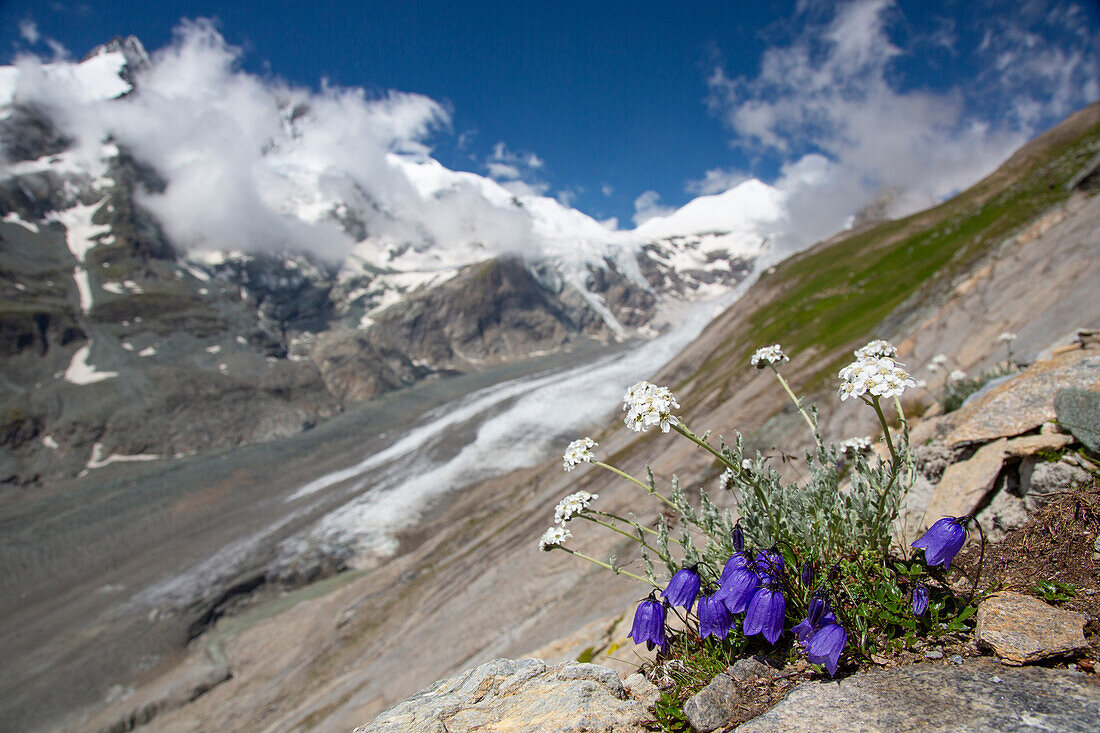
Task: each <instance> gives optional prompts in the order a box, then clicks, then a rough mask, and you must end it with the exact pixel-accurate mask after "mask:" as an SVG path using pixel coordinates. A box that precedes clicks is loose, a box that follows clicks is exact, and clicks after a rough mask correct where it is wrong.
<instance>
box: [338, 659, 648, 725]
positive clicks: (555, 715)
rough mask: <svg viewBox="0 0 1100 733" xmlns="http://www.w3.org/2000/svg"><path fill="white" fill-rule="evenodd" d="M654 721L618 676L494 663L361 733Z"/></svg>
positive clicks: (581, 667) (432, 690)
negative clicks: (628, 694) (629, 694)
mask: <svg viewBox="0 0 1100 733" xmlns="http://www.w3.org/2000/svg"><path fill="white" fill-rule="evenodd" d="M651 720H652V717H651V716H650V714H649V713H648V711H647V710H646V707H645V705H643V704H642V703H640V702H638V701H637V700H633V699H629V698H628V696H627V693H626V690H625V688H624V687H623V683H622V681H621V680H620V679H619V676H618V675H617V674H616V673H615V672H614V670H611V669H608V668H606V667H600V666H598V665H595V664H580V663H577V662H567V663H565V664H557V665H554V666H547V665H546V664H545V663H543V662H542V661H540V660H538V659H519V660H512V659H495V660H493V661H491V662H486V663H485V664H483V665H481V666H480V667H477V668H475V669H471V670H467V671H466V672H463V673H462V674H460V675H459V676H458V677H454V678H452V679H449V680H443V681H442V682H437V683H435V684H434V685H432V686H430V687H428V688H425V689H424V690H421V691H420V692H418V693H417V694H415V695H413V696H412V697H411V698H409V699H408V700H406V701H405V702H402V703H399V704H398V705H396V706H395V707H392V708H390V709H389V710H387V711H386V712H384V713H382V714H381V715H380V716H378V718H376V719H375V721H374V722H373V723H368V724H367V725H364V726H361V727H359V728H357V729H356V733H417V732H419V731H422V732H423V733H467V732H468V731H475V730H476V731H482V730H500V731H503V730H507V731H515V732H516V733H536V732H537V731H563V732H564V731H578V732H579V731H591V732H593V733H596V732H597V731H598V732H599V733H641V731H644V730H646V727H645V723H646V722H647V721H651Z"/></svg>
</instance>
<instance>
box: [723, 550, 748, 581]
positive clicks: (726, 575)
mask: <svg viewBox="0 0 1100 733" xmlns="http://www.w3.org/2000/svg"><path fill="white" fill-rule="evenodd" d="M748 562H749V561H748V559H747V558H746V557H745V556H744V555H742V554H741V553H740V552H735V553H733V554H732V555H730V559H729V560H726V566H725V567H724V568H722V577H721V578H719V579H718V586H719V587H723V586H725V585H726V584H727V583H729V581H730V578H731V577H733V572H734V571H735V570H737V569H738V568H743V567H745V565H746V564H748Z"/></svg>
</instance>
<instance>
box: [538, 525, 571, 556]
mask: <svg viewBox="0 0 1100 733" xmlns="http://www.w3.org/2000/svg"><path fill="white" fill-rule="evenodd" d="M572 536H573V533H572V532H570V531H569V530H567V529H566V528H565V527H558V526H554V527H551V528H550V529H548V530H546V531H545V532H543V533H542V539H540V540H539V549H540V550H542V551H543V552H550V550H553V549H554V548H555V547H559V546H560V545H561V543H562V542H565V541H566V540H567V539H569V538H570V537H572Z"/></svg>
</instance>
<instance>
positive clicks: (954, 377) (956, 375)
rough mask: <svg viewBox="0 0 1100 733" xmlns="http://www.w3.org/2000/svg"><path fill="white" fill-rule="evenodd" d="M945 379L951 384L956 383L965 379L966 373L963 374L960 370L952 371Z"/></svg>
mask: <svg viewBox="0 0 1100 733" xmlns="http://www.w3.org/2000/svg"><path fill="white" fill-rule="evenodd" d="M947 378H948V379H949V380H950V381H952V382H958V381H960V380H963V379H966V372H964V371H963V370H962V369H954V370H952V371H951V373H950V374H948V375H947Z"/></svg>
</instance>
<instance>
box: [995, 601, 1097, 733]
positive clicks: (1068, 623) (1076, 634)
mask: <svg viewBox="0 0 1100 733" xmlns="http://www.w3.org/2000/svg"><path fill="white" fill-rule="evenodd" d="M977 620H978V626H977V629H976V631H975V634H976V636H977V639H978V643H979V644H981V645H983V646H986V647H989V648H990V649H992V650H993V652H994V653H995V654H996V655H997V656H998V657H1000V658H1001V661H1002V662H1004V663H1005V664H1029V663H1031V662H1038V661H1040V660H1043V659H1049V658H1051V657H1061V656H1065V655H1067V654H1072V653H1074V652H1077V651H1080V650H1083V649H1086V648H1088V643H1087V642H1086V641H1085V633H1084V629H1085V623H1086V622H1088V618H1086V617H1085V616H1082V615H1081V614H1079V613H1074V612H1073V611H1067V610H1065V609H1063V608H1056V607H1055V606H1051V605H1050V604H1048V603H1044V602H1043V601H1041V600H1039V599H1038V598H1035V597H1033V596H1027V595H1024V594H1022V593H1015V592H1013V591H1003V592H1001V593H994V594H993V595H991V596H989V597H988V598H986V599H985V600H984V601H982V604H981V605H980V606H978V616H977ZM1098 723H1100V721H1098ZM1097 727H1098V728H1100V725H1098V726H1097Z"/></svg>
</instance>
